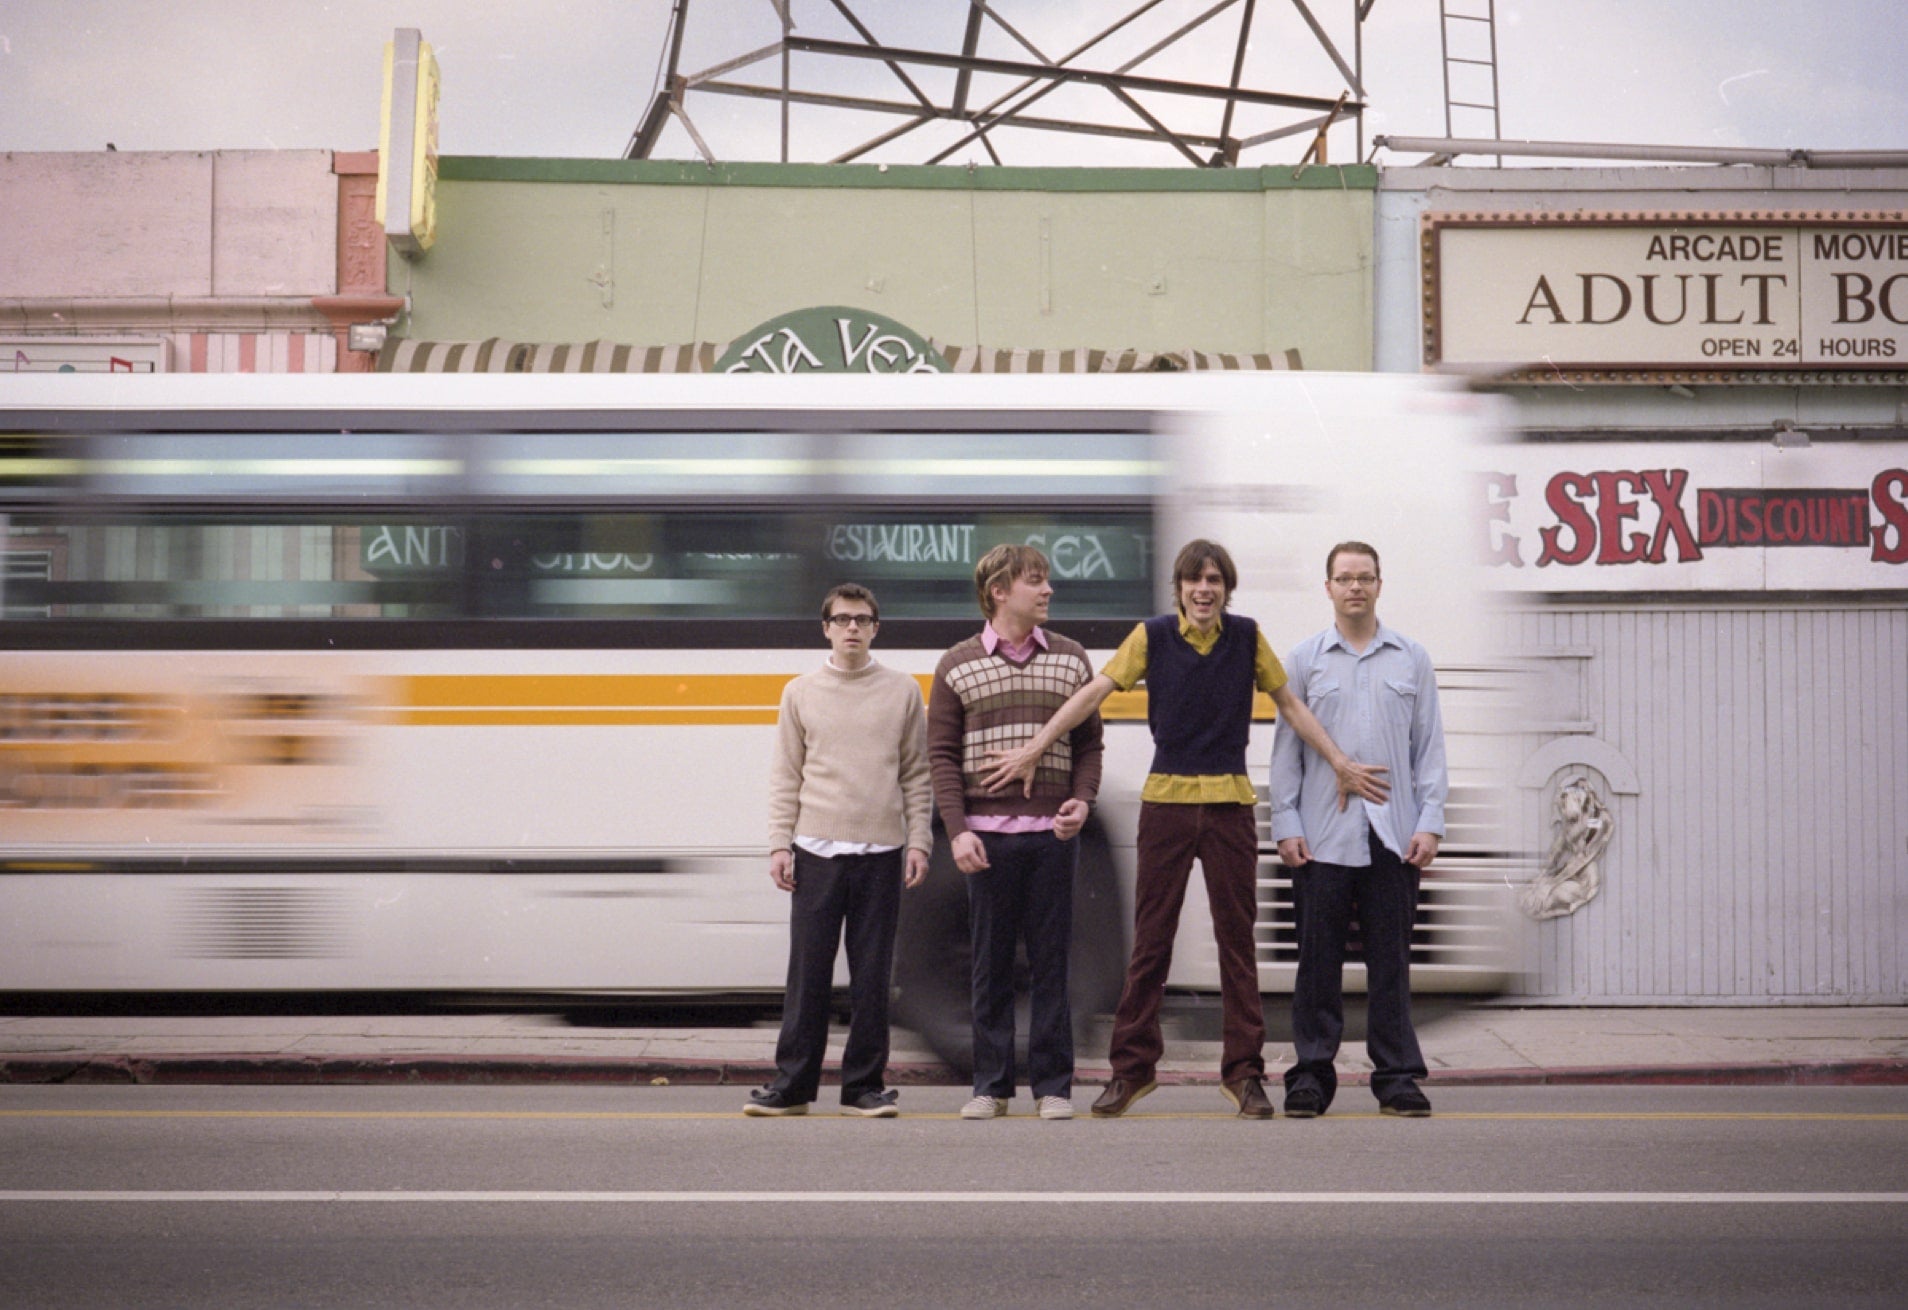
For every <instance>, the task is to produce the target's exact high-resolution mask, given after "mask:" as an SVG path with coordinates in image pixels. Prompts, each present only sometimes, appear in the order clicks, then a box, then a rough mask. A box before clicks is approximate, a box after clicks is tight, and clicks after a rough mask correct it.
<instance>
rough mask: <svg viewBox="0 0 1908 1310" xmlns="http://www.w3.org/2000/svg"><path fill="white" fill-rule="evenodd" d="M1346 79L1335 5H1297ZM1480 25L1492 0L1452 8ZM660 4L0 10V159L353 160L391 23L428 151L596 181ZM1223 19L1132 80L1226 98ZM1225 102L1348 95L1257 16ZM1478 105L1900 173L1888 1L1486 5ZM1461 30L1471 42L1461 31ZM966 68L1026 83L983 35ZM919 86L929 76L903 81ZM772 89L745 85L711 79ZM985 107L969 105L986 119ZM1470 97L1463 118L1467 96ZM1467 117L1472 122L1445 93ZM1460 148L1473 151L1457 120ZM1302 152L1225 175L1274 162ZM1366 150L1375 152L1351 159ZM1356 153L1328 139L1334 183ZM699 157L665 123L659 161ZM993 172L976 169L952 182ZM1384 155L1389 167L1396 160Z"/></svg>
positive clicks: (838, 72) (851, 72)
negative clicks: (993, 61) (53, 155)
mask: <svg viewBox="0 0 1908 1310" xmlns="http://www.w3.org/2000/svg"><path fill="white" fill-rule="evenodd" d="M842 2H843V3H845V4H846V5H847V6H848V7H849V8H850V9H852V10H853V11H854V12H855V14H856V15H857V16H858V17H860V18H861V19H862V21H863V22H864V23H865V24H866V25H867V26H868V27H869V28H871V29H872V30H873V32H874V33H875V35H876V36H877V37H879V38H881V39H882V40H884V41H886V42H887V43H889V44H892V45H897V46H910V47H916V48H930V49H940V50H948V51H952V50H955V49H958V46H959V42H960V34H961V30H962V26H963V23H964V19H965V14H966V11H967V7H968V6H967V0H842ZM1143 3H1144V0H992V5H993V7H994V8H995V9H996V10H997V11H998V12H999V13H1000V14H1001V15H1002V16H1003V17H1005V18H1006V19H1007V20H1008V21H1009V22H1010V23H1011V24H1012V25H1013V26H1014V27H1015V28H1016V29H1017V30H1018V31H1019V32H1020V33H1021V35H1022V36H1024V37H1025V38H1027V40H1028V41H1029V42H1030V43H1031V44H1032V45H1034V46H1035V47H1036V48H1037V49H1039V50H1040V51H1041V52H1042V53H1043V54H1045V55H1046V56H1048V57H1050V58H1056V59H1057V58H1059V57H1060V56H1062V55H1064V54H1065V53H1067V52H1068V51H1070V50H1072V49H1073V48H1074V47H1075V46H1077V45H1080V44H1082V43H1083V42H1085V41H1087V40H1088V39H1089V38H1091V37H1092V36H1094V35H1095V34H1096V33H1097V32H1098V31H1099V30H1100V29H1102V28H1103V27H1105V26H1107V25H1108V24H1109V23H1111V22H1112V21H1113V20H1114V19H1115V18H1117V17H1119V16H1121V15H1123V14H1126V13H1128V12H1131V11H1132V10H1134V9H1138V8H1140V7H1141V6H1142V4H1143ZM1213 3H1214V0H1158V2H1157V4H1156V7H1155V8H1153V9H1152V10H1151V11H1150V12H1149V13H1147V14H1146V15H1145V16H1144V17H1143V19H1142V20H1140V21H1138V22H1136V23H1134V24H1133V25H1132V26H1131V27H1130V28H1128V29H1126V30H1125V31H1123V32H1121V33H1119V34H1118V35H1117V36H1116V37H1115V38H1113V39H1110V40H1108V41H1107V42H1106V43H1105V44H1104V45H1103V47H1101V48H1100V49H1097V50H1096V51H1094V52H1093V53H1092V54H1091V55H1089V56H1087V57H1084V58H1083V59H1082V60H1081V63H1082V65H1083V66H1088V67H1102V68H1104V67H1111V66H1114V65H1117V64H1120V63H1124V62H1126V61H1127V60H1130V59H1132V58H1133V57H1134V56H1136V55H1138V54H1139V53H1140V52H1142V51H1144V50H1145V49H1146V48H1147V47H1148V46H1150V45H1152V44H1153V43H1154V42H1156V41H1158V40H1160V39H1161V38H1163V37H1164V36H1166V35H1167V34H1169V33H1170V32H1171V31H1172V30H1173V29H1174V28H1176V27H1178V26H1179V25H1180V24H1181V23H1184V22H1186V21H1189V20H1190V19H1191V18H1193V17H1195V16H1196V15H1198V14H1200V13H1202V12H1204V11H1206V10H1207V9H1209V8H1211V7H1212V4H1213ZM1310 3H1311V6H1312V8H1313V10H1314V11H1315V12H1316V13H1317V15H1318V16H1319V18H1320V19H1321V21H1323V22H1324V23H1325V25H1326V26H1327V28H1328V29H1329V30H1330V32H1331V33H1332V35H1333V36H1334V37H1335V38H1336V39H1337V40H1338V42H1339V45H1340V48H1341V49H1342V51H1343V52H1344V55H1345V58H1346V59H1347V61H1349V60H1350V59H1351V51H1352V37H1351V23H1350V20H1349V13H1350V11H1351V9H1352V5H1353V3H1354V0H1310ZM792 4H793V13H794V16H795V20H796V30H797V32H798V33H799V34H804V35H812V36H822V37H833V38H847V39H852V37H851V35H850V34H849V29H848V28H847V25H846V22H845V20H843V19H842V17H841V16H840V14H839V12H838V11H837V9H836V6H835V4H834V0H792ZM1450 5H1451V7H1452V8H1458V9H1467V10H1469V11H1471V12H1476V13H1482V12H1484V10H1485V9H1486V7H1487V0H1450ZM669 10H670V3H669V0H536V2H535V3H522V2H521V0H516V2H512V3H504V2H502V0H498V2H495V3H492V2H488V0H331V2H330V3H324V2H322V0H305V2H304V3H298V4H288V3H272V2H270V0H167V2H162V0H0V150H101V149H104V148H105V147H106V145H107V143H108V142H111V143H113V144H114V145H115V146H116V147H117V148H118V149H120V150H215V149H231V150H251V149H271V148H303V147H323V148H333V149H344V150H363V149H370V148H373V147H375V145H376V144H377V132H378V103H379V87H380V59H381V54H382V49H383V45H384V43H385V42H386V41H387V40H389V39H390V36H391V33H392V30H393V29H394V28H396V27H398V26H409V27H417V28H419V29H421V30H422V32H423V35H424V39H425V40H426V41H428V42H430V43H431V44H432V45H433V46H434V48H435V50H436V53H437V57H438V61H439V64H440V66H441V68H442V72H443V99H442V103H441V106H440V118H441V130H440V138H439V145H440V150H441V152H442V153H444V154H450V155H515V156H533V157H549V158H617V157H620V156H621V155H622V153H623V149H624V147H625V145H626V144H627V142H628V140H629V138H630V134H631V132H632V131H633V130H634V128H635V127H636V125H637V123H638V122H639V121H640V120H641V118H642V114H643V109H644V107H645V105H646V104H647V103H648V102H649V99H650V96H651V92H652V89H653V87H654V85H655V79H656V75H657V71H658V66H659V64H660V62H661V60H662V56H663V51H664V34H665V30H666V27H667V19H668V14H669ZM1238 12H1239V8H1238V6H1236V5H1235V7H1234V8H1233V9H1232V10H1230V11H1228V12H1226V13H1224V14H1222V15H1221V16H1220V17H1219V18H1217V19H1215V20H1214V21H1213V22H1212V23H1211V24H1209V25H1208V26H1207V27H1206V28H1204V29H1202V32H1201V34H1199V35H1196V36H1195V37H1194V38H1192V39H1189V40H1187V41H1185V42H1182V43H1181V44H1180V45H1178V46H1177V47H1175V48H1174V49H1172V50H1170V51H1168V52H1166V53H1165V54H1163V55H1160V56H1158V57H1155V58H1153V59H1151V60H1149V61H1147V62H1145V63H1143V64H1140V65H1138V66H1137V67H1135V68H1134V69H1133V71H1134V72H1135V73H1141V74H1151V75H1154V76H1160V77H1170V78H1183V79H1198V80H1203V81H1211V82H1223V81H1224V80H1225V79H1226V76H1227V74H1228V73H1229V71H1230V61H1231V57H1232V46H1233V43H1234V40H1235V38H1236V35H1237V28H1238V21H1239V19H1238V16H1237V15H1238ZM1258 12H1259V15H1260V18H1259V20H1258V21H1259V26H1258V27H1256V28H1255V40H1254V42H1253V45H1252V50H1251V53H1250V55H1249V57H1248V60H1247V66H1246V72H1245V83H1246V85H1248V86H1253V87H1257V88H1260V89H1266V90H1275V91H1283V92H1293V93H1298V94H1305V95H1318V96H1323V97H1326V98H1331V97H1333V96H1335V95H1336V94H1337V93H1338V91H1339V90H1340V89H1342V86H1343V82H1342V79H1341V78H1340V77H1339V76H1338V74H1337V72H1336V70H1335V69H1334V68H1333V67H1332V65H1331V63H1330V62H1329V61H1328V60H1327V58H1326V57H1325V55H1324V54H1323V53H1322V51H1321V50H1320V49H1319V48H1318V46H1317V43H1316V42H1315V41H1314V40H1313V39H1312V37H1311V36H1310V34H1309V33H1308V32H1307V30H1306V29H1305V28H1304V26H1303V25H1302V23H1301V21H1300V19H1299V18H1298V16H1297V11H1296V9H1295V7H1294V6H1293V5H1292V4H1291V3H1289V2H1288V0H1258ZM1437 15H1438V3H1437V0H1376V5H1375V7H1374V9H1373V11H1372V14H1371V17H1370V19H1369V21H1368V22H1367V24H1366V27H1365V74H1366V78H1365V80H1366V90H1367V95H1368V98H1369V102H1370V104H1371V110H1370V112H1369V113H1368V115H1367V118H1366V132H1367V136H1368V137H1369V136H1370V135H1372V134H1377V133H1393V134H1398V135H1408V136H1442V135H1444V133H1445V121H1444V112H1445V111H1444V96H1443V87H1442V82H1441V68H1440V59H1439V41H1438V17H1437ZM1497 16H1498V22H1497V40H1498V66H1499V70H1500V75H1501V79H1502V84H1501V89H1500V92H1499V103H1500V105H1501V110H1502V128H1503V135H1504V136H1506V137H1511V138H1530V139H1537V140H1572V141H1622V142H1638V143H1666V144H1677V145H1698V146H1750V147H1783V148H1793V147H1805V148H1814V149H1908V57H1905V56H1908V0H1497ZM1467 30H1468V31H1470V32H1472V33H1476V32H1478V31H1480V30H1481V29H1479V28H1477V27H1475V26H1472V27H1471V28H1469V29H1467ZM779 31H780V21H779V19H778V18H777V17H776V14H775V8H774V5H773V3H772V2H771V0H692V3H691V5H690V20H689V23H688V26H687V30H686V34H685V35H686V40H685V48H684V57H683V65H682V66H683V69H684V71H696V70H700V69H702V68H705V67H707V66H709V65H711V64H714V63H717V62H720V61H723V60H727V59H730V58H733V57H735V56H738V55H741V54H743V53H746V52H747V51H749V50H751V49H755V48H758V47H759V46H761V45H763V44H766V43H768V42H770V41H773V40H775V39H776V38H777V36H778V35H779ZM981 49H982V53H984V54H989V55H992V56H994V57H997V58H1005V59H1016V60H1029V59H1031V57H1032V56H1030V55H1029V54H1028V52H1027V50H1026V49H1025V48H1024V47H1022V46H1020V45H1017V44H1015V42H1014V41H1013V39H1012V38H1011V37H1010V36H1009V35H1008V34H1006V33H1005V32H1003V31H1002V30H1000V29H999V28H997V27H991V26H990V27H989V29H988V30H987V33H986V36H985V39H984V41H983V43H982V47H981ZM914 75H915V76H916V79H917V81H919V82H920V83H921V84H922V85H923V86H925V87H928V88H930V89H931V90H933V91H935V93H936V94H944V93H943V92H941V91H940V90H939V88H942V87H944V86H945V85H946V84H947V83H946V81H945V80H944V79H946V78H948V77H950V76H951V75H950V74H945V73H935V72H933V71H931V70H920V71H917V72H916V73H915V74H914ZM730 76H732V77H733V78H734V79H736V80H744V79H747V80H752V81H756V82H761V83H773V82H774V81H775V80H776V79H777V78H778V77H779V65H778V64H776V63H775V62H765V63H762V64H759V65H757V66H755V67H753V68H750V69H746V70H743V71H741V72H737V73H735V74H731V75H730ZM795 77H796V84H797V85H798V86H807V87H809V88H812V89H817V90H827V91H830V92H834V93H837V94H853V95H864V96H883V97H905V96H906V95H907V92H906V91H905V89H903V88H902V87H901V86H900V84H899V83H898V82H896V81H895V80H894V78H893V77H892V76H891V75H890V74H889V73H888V72H887V71H886V70H885V69H884V68H882V67H881V66H880V65H878V64H873V63H867V62H863V61H855V62H849V61H842V60H833V61H826V60H821V59H818V58H814V57H808V58H805V59H804V60H802V61H801V62H799V63H798V64H797V69H796V74H795ZM1005 89H1006V84H1005V83H1002V82H1000V81H999V80H997V79H996V80H994V81H991V82H986V81H984V82H981V83H978V84H977V86H976V90H975V95H974V97H973V98H974V99H975V100H976V101H980V102H985V100H987V99H991V98H992V96H993V95H996V94H998V93H999V92H1000V91H1002V90H1005ZM1481 91H1482V88H1477V89H1476V91H1475V92H1473V93H1472V94H1476V95H1477V97H1478V98H1483V96H1482V94H1481ZM1465 98H1469V95H1466V97H1465ZM1142 99H1143V100H1144V101H1146V103H1147V104H1148V105H1149V107H1150V108H1151V109H1152V110H1153V112H1155V113H1157V114H1158V115H1159V116H1160V117H1161V118H1162V119H1164V120H1165V121H1167V122H1168V123H1170V124H1172V125H1174V126H1176V127H1179V128H1181V129H1182V130H1187V131H1203V132H1208V133H1210V132H1215V131H1216V129H1217V126H1218V121H1217V115H1218V111H1217V109H1216V108H1215V107H1213V106H1212V105H1211V104H1209V103H1207V104H1197V105H1195V104H1193V103H1191V102H1175V101H1166V100H1161V99H1158V98H1150V99H1149V98H1146V97H1142ZM688 109H689V113H690V116H691V118H692V119H693V120H694V122H695V123H696V126H697V128H698V129H699V130H700V132H701V134H702V136H703V137H704V139H705V140H706V141H707V142H708V144H709V146H710V148H711V149H712V151H713V152H714V154H715V155H716V157H717V158H720V159H724V160H743V159H773V158H776V157H777V155H778V153H779V150H780V129H779V122H778V119H777V111H776V109H775V108H774V107H773V106H772V105H769V104H766V103H761V102H756V101H752V100H746V99H740V98H736V97H729V96H716V95H713V94H692V96H691V97H690V100H689V103H688ZM1035 112H1043V113H1049V114H1052V115H1053V116H1065V115H1077V116H1082V117H1093V118H1095V119H1098V120H1101V121H1107V122H1117V123H1121V124H1126V125H1132V124H1134V123H1135V122H1136V120H1135V119H1134V118H1133V117H1132V116H1131V115H1130V113H1129V112H1127V111H1125V110H1124V109H1123V108H1121V107H1120V106H1119V105H1118V104H1117V102H1114V101H1113V100H1112V99H1111V97H1109V96H1108V95H1106V94H1105V93H1104V92H1100V91H1093V90H1069V91H1066V92H1064V93H1062V94H1058V95H1054V96H1052V97H1050V98H1049V99H1048V100H1046V101H1043V102H1042V103H1041V105H1040V106H1039V107H1038V109H1037V110H1036V111H1035ZM1297 116H1298V115H1295V114H1293V113H1291V112H1289V111H1276V112H1274V111H1260V112H1259V113H1258V114H1257V115H1245V114H1242V115H1241V117H1240V119H1238V120H1236V121H1235V128H1234V135H1235V136H1242V135H1250V134H1253V133H1256V132H1260V131H1266V130H1270V129H1271V128H1274V127H1276V126H1278V125H1280V124H1281V123H1286V122H1290V121H1291V120H1292V119H1293V118H1294V117H1297ZM900 121H901V120H899V119H895V118H887V117H884V118H872V117H865V116H850V115H843V114H841V113H839V112H835V111H813V110H811V111H807V112H805V113H798V115H797V117H796V119H795V123H794V127H793V133H792V136H793V148H792V150H791V157H792V158H795V159H800V160H819V159H827V158H831V157H833V156H834V155H836V154H838V153H840V152H841V151H843V150H845V149H847V148H848V147H849V146H851V145H855V144H858V143H861V142H864V141H866V140H867V139H868V138H870V137H873V136H874V135H876V134H877V133H878V132H880V131H883V130H885V129H886V128H888V127H890V126H893V125H895V124H896V123H898V122H900ZM1453 126H1454V134H1455V135H1460V136H1470V135H1478V136H1482V135H1489V127H1488V119H1486V118H1484V117H1482V116H1480V115H1477V114H1476V113H1472V114H1471V115H1470V116H1469V117H1468V118H1466V119H1460V120H1459V121H1457V122H1456V123H1455V124H1454V125H1453ZM951 131H952V129H951V128H948V127H947V126H945V125H940V126H937V127H935V128H933V129H923V130H921V131H919V132H916V133H913V134H911V135H910V136H909V137H906V138H903V139H902V140H901V141H898V142H895V143H893V144H891V145H889V146H887V147H884V148H882V149H881V150H879V151H877V152H875V153H873V154H871V155H869V156H867V157H866V158H867V159H868V160H869V161H870V162H874V161H881V162H890V163H918V162H924V161H925V160H926V159H927V157H928V156H929V155H931V154H932V153H934V152H935V150H937V149H939V148H941V147H943V146H946V145H951V144H953V143H954V140H955V137H954V136H952V135H950V133H951ZM1298 142H1299V139H1298V138H1293V139H1288V140H1282V141H1277V142H1273V143H1271V144H1269V145H1266V146H1262V147H1259V148H1257V149H1254V150H1252V151H1249V152H1248V153H1247V155H1246V156H1245V158H1244V160H1243V162H1245V163H1248V164H1270V163H1288V162H1294V161H1296V159H1297V158H1298V156H1299V153H1300V151H1301V149H1302V146H1301V145H1300V144H1299V143H1298ZM997 148H998V149H999V151H1000V153H1001V156H1002V160H1003V162H1005V163H1010V164H1044V165H1054V164H1088V163H1091V164H1134V165H1174V164H1178V163H1181V162H1183V161H1182V159H1181V157H1180V156H1179V155H1178V154H1176V153H1174V152H1172V151H1171V150H1170V149H1166V148H1163V147H1159V146H1156V145H1133V144H1128V143H1122V142H1116V141H1108V140H1102V139H1098V138H1087V137H1079V136H1073V135H1064V136H1063V135H1056V134H1052V133H1037V134H1036V133H1027V132H1020V133H1006V132H1003V133H1001V134H1000V136H999V139H998V145H997ZM1367 148H1368V149H1369V147H1367ZM1354 149H1355V141H1354V138H1353V137H1352V136H1351V135H1350V132H1349V129H1346V130H1343V131H1341V132H1340V133H1339V134H1338V135H1337V136H1335V137H1334V139H1333V143H1332V159H1333V161H1334V162H1345V161H1347V160H1348V159H1349V158H1350V157H1351V155H1352V153H1353V152H1354ZM656 154H657V156H658V157H664V158H694V157H696V154H695V146H694V144H693V142H692V141H691V139H690V138H689V136H688V135H687V133H686V132H684V131H683V130H682V129H681V128H680V127H679V126H672V127H671V128H670V130H669V131H668V133H666V134H665V136H664V137H663V139H662V142H661V145H660V148H659V149H658V150H657V152H656ZM969 158H972V159H975V160H977V161H979V162H987V158H986V156H985V154H984V153H982V152H981V151H980V149H979V148H978V147H977V146H974V145H969V146H967V147H965V148H963V149H962V150H960V151H959V152H958V153H957V154H955V155H953V156H952V159H953V160H955V161H961V160H966V159H969ZM1400 158H1404V157H1400Z"/></svg>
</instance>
